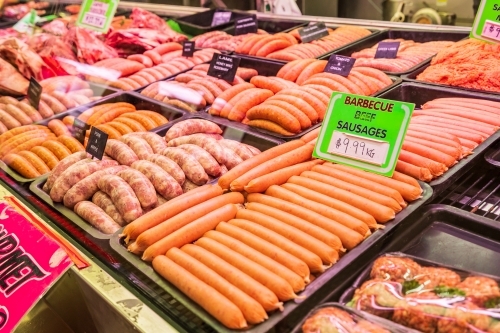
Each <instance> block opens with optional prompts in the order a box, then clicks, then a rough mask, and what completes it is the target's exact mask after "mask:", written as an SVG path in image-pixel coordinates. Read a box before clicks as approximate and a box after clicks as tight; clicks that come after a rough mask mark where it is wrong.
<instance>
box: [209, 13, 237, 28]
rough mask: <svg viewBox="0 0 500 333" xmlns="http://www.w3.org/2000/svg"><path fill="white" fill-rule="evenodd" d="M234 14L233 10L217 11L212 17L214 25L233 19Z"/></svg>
mask: <svg viewBox="0 0 500 333" xmlns="http://www.w3.org/2000/svg"><path fill="white" fill-rule="evenodd" d="M232 15H233V13H231V12H215V13H214V17H213V18H212V27H215V26H217V25H221V24H224V23H227V22H229V21H231V16H232Z"/></svg>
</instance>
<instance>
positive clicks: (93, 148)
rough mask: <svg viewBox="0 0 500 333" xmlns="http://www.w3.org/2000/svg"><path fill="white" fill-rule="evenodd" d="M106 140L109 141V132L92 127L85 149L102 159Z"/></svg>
mask: <svg viewBox="0 0 500 333" xmlns="http://www.w3.org/2000/svg"><path fill="white" fill-rule="evenodd" d="M106 142H108V134H107V133H105V132H103V131H101V130H100V129H98V128H95V127H92V128H91V130H90V136H89V142H88V143H87V147H86V148H85V151H86V152H87V153H89V154H90V155H92V157H95V158H97V159H98V160H102V156H103V155H104V149H106Z"/></svg>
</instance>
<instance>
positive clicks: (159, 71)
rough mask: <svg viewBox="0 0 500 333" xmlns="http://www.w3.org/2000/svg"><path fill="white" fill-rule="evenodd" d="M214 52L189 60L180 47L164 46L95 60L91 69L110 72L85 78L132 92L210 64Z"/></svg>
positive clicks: (168, 44)
mask: <svg viewBox="0 0 500 333" xmlns="http://www.w3.org/2000/svg"><path fill="white" fill-rule="evenodd" d="M216 52H219V51H217V50H215V49H203V50H200V51H195V52H194V55H193V57H182V45H181V44H179V43H173V42H172V43H165V44H162V45H160V46H157V47H156V48H154V49H153V50H149V51H146V52H144V54H136V55H132V56H129V57H128V58H127V59H122V58H114V59H106V60H102V61H99V62H97V63H95V64H94V65H93V66H94V67H97V68H103V69H107V70H111V71H110V73H109V74H105V73H106V72H105V71H103V72H104V74H103V73H101V75H100V76H98V75H97V74H92V75H86V79H87V80H89V81H92V82H98V83H103V84H108V85H110V86H112V87H115V88H119V89H122V90H135V89H138V88H140V87H144V86H147V85H148V84H151V83H153V82H156V81H159V80H163V79H165V78H167V77H169V76H172V75H175V74H177V73H179V72H182V71H184V70H186V69H189V68H192V67H193V66H195V65H198V64H201V63H204V62H207V61H210V60H211V59H212V56H213V54H214V53H216ZM106 75H108V76H109V77H107V76H106ZM113 75H114V76H113ZM116 75H118V76H117V77H116Z"/></svg>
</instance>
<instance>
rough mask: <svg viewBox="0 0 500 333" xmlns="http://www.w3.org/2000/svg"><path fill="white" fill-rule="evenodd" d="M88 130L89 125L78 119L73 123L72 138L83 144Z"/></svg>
mask: <svg viewBox="0 0 500 333" xmlns="http://www.w3.org/2000/svg"><path fill="white" fill-rule="evenodd" d="M89 129H90V125H89V124H87V123H86V122H84V121H81V120H80V119H78V118H75V121H74V122H73V136H74V137H75V139H77V140H78V141H80V143H81V144H83V143H84V142H85V134H86V133H87V131H88V130H89Z"/></svg>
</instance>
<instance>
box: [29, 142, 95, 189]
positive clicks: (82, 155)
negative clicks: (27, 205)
mask: <svg viewBox="0 0 500 333" xmlns="http://www.w3.org/2000/svg"><path fill="white" fill-rule="evenodd" d="M47 150H48V149H47ZM33 152H34V153H35V154H37V155H38V157H40V158H41V159H42V160H43V161H44V162H45V164H47V166H49V168H50V167H51V166H50V164H49V163H48V162H47V161H46V159H44V158H43V157H42V156H41V155H42V154H39V153H37V151H33ZM49 152H50V151H49ZM54 157H55V156H54ZM86 159H87V153H86V152H79V153H74V154H72V155H70V156H68V157H66V158H65V159H63V160H62V161H61V162H60V163H58V164H57V166H56V167H55V168H53V170H52V173H51V174H50V175H49V177H48V178H47V181H46V182H45V186H47V189H48V190H49V191H50V190H51V189H52V186H53V185H54V182H55V181H56V179H57V178H59V176H60V175H61V174H62V173H63V172H64V171H66V169H68V168H69V167H70V166H72V165H73V164H75V163H77V162H78V161H81V160H86ZM56 160H57V158H56ZM57 162H58V161H57ZM57 162H56V163H57Z"/></svg>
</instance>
